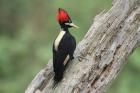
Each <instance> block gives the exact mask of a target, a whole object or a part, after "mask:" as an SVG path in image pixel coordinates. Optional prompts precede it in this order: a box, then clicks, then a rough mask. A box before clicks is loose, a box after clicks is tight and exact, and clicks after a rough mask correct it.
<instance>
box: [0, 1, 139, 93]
mask: <svg viewBox="0 0 140 93" xmlns="http://www.w3.org/2000/svg"><path fill="white" fill-rule="evenodd" d="M111 2H112V0H85V1H81V2H79V0H69V1H68V0H0V93H24V91H25V89H26V88H27V86H28V84H29V83H30V82H31V80H32V79H33V77H34V76H35V75H36V73H37V72H39V70H40V69H42V68H43V67H45V65H46V64H47V62H48V60H49V59H50V58H52V48H51V47H52V43H53V40H54V39H55V37H56V36H57V34H58V33H59V29H60V28H59V25H58V23H57V21H56V13H57V9H58V8H59V7H61V8H64V9H66V10H67V11H68V12H69V14H70V16H71V17H72V20H73V22H74V23H76V24H77V25H78V26H79V27H80V29H71V33H72V34H73V35H74V36H75V37H76V40H77V42H79V41H80V40H81V39H82V37H83V36H84V34H85V33H86V32H87V30H88V29H89V27H90V25H91V24H92V22H93V17H94V16H95V15H97V14H98V13H100V12H101V11H102V10H104V9H106V10H107V9H109V8H110V7H111ZM139 57H140V48H138V49H137V50H136V51H135V52H134V53H133V55H132V56H130V58H129V60H128V62H129V64H127V66H126V67H125V69H124V70H123V71H122V72H121V73H120V75H119V77H118V79H117V80H116V81H115V82H114V83H113V86H112V87H111V88H110V89H109V92H108V93H139V89H140V80H139V78H140V74H139V72H140V61H139Z"/></svg>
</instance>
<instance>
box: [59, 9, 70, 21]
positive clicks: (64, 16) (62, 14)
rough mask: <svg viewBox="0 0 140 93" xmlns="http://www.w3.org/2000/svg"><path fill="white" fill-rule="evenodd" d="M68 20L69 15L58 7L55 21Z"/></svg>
mask: <svg viewBox="0 0 140 93" xmlns="http://www.w3.org/2000/svg"><path fill="white" fill-rule="evenodd" d="M69 20H70V17H69V15H68V13H67V12H66V11H65V10H64V9H61V8H59V10H58V14H57V21H58V22H59V23H65V22H68V21H69Z"/></svg>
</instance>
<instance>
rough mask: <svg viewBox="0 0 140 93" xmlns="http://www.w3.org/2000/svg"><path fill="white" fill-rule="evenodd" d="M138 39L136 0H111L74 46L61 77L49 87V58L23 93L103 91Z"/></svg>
mask: <svg viewBox="0 0 140 93" xmlns="http://www.w3.org/2000/svg"><path fill="white" fill-rule="evenodd" d="M139 42H140V0H114V1H113V6H112V7H111V9H110V10H109V11H108V12H106V13H103V12H102V13H100V14H99V15H98V16H96V17H95V19H94V22H93V24H92V26H91V28H90V29H89V31H88V32H87V34H86V35H85V37H84V38H83V40H82V41H81V42H80V43H79V44H78V45H77V48H76V51H75V59H74V60H73V61H72V62H71V64H70V66H69V67H68V69H67V70H66V72H65V75H64V79H63V80H62V81H61V82H60V83H59V84H58V86H57V87H56V88H55V89H52V83H53V74H54V73H53V68H52V61H51V60H50V61H49V62H48V65H47V66H46V68H44V69H42V70H41V71H40V72H39V73H38V74H37V75H36V77H35V78H34V80H33V81H32V82H31V84H30V85H29V86H28V88H27V90H26V91H25V93H104V92H106V90H107V88H108V87H109V86H110V85H111V83H112V81H114V79H115V78H116V77H117V75H118V73H119V72H120V70H121V68H122V67H123V66H124V64H125V63H126V59H127V58H128V56H129V55H130V54H131V53H132V51H133V50H134V49H135V48H136V47H137V46H138V44H139Z"/></svg>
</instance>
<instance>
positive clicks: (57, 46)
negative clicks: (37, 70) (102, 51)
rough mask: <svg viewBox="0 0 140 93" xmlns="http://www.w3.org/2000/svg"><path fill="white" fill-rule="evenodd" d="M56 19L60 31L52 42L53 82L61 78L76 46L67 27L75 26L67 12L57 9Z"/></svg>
mask: <svg viewBox="0 0 140 93" xmlns="http://www.w3.org/2000/svg"><path fill="white" fill-rule="evenodd" d="M57 21H58V23H59V25H60V28H61V30H60V33H59V34H58V36H57V38H56V39H55V40H54V43H53V69H54V73H55V75H54V82H55V83H56V84H57V83H58V82H60V81H61V80H62V78H63V73H64V71H65V68H66V66H67V65H68V63H69V62H70V61H71V60H72V59H74V57H73V53H74V50H75V48H76V40H75V38H74V37H73V36H72V35H71V34H70V32H69V28H71V27H75V28H78V26H76V25H75V24H74V23H73V22H72V20H71V18H70V16H69V15H68V13H67V12H66V11H65V10H64V9H62V8H59V9H58V14H57Z"/></svg>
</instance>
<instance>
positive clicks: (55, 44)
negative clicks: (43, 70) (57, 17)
mask: <svg viewBox="0 0 140 93" xmlns="http://www.w3.org/2000/svg"><path fill="white" fill-rule="evenodd" d="M65 33H66V32H65V31H60V33H59V35H58V36H57V38H56V39H55V42H54V47H55V50H56V51H57V50H58V46H59V44H60V42H61V40H62V38H63V36H64V35H65Z"/></svg>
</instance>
